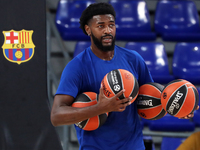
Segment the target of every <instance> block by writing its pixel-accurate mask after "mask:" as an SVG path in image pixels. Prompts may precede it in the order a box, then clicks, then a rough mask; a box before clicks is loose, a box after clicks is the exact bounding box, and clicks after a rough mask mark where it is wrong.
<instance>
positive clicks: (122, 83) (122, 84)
mask: <svg viewBox="0 0 200 150" xmlns="http://www.w3.org/2000/svg"><path fill="white" fill-rule="evenodd" d="M117 71H118V73H119V76H120V80H121V86H122V88H121V90H122V89H124V82H123V79H122V74H121V71H120V69H117ZM122 95H123V97H124V98H125V95H124V93H122Z"/></svg>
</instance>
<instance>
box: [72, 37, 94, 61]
mask: <svg viewBox="0 0 200 150" xmlns="http://www.w3.org/2000/svg"><path fill="white" fill-rule="evenodd" d="M90 45H91V42H89V41H78V42H77V43H76V45H75V48H74V54H73V57H75V56H77V55H78V54H79V53H81V52H82V51H84V50H85V49H86V48H88V47H89V46H90Z"/></svg>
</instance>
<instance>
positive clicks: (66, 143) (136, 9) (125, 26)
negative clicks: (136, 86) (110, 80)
mask: <svg viewBox="0 0 200 150" xmlns="http://www.w3.org/2000/svg"><path fill="white" fill-rule="evenodd" d="M94 2H108V3H111V4H112V5H113V6H114V8H115V10H116V14H117V15H116V17H117V20H116V26H117V37H116V40H117V41H116V44H117V45H119V46H122V47H125V48H128V49H133V50H134V49H135V50H136V49H137V50H138V52H139V53H140V54H141V55H142V56H143V58H144V59H145V61H146V63H147V65H148V64H150V65H148V67H149V69H150V71H151V72H152V76H153V78H154V80H155V81H156V82H158V83H162V84H167V83H168V82H169V81H171V80H174V79H178V78H182V79H186V80H188V81H190V82H191V83H193V84H194V85H195V86H196V87H197V88H198V89H200V88H199V87H200V1H199V0H57V1H55V0H47V16H46V17H47V61H48V62H47V63H48V96H49V100H50V103H51V104H52V101H53V95H54V94H55V91H56V89H57V86H58V83H59V78H60V75H61V72H62V70H63V68H64V67H65V65H66V64H67V63H68V62H69V61H70V60H71V59H72V58H73V57H75V56H76V55H78V54H79V53H80V48H79V47H81V48H82V50H84V49H83V47H88V46H89V45H90V39H89V37H88V36H86V35H84V34H83V32H82V30H81V29H79V17H80V16H81V12H82V11H83V10H84V9H85V8H86V7H87V6H88V5H89V4H90V3H94ZM149 55H152V56H151V58H149V57H148V56H149ZM158 59H159V60H162V61H157V60H158ZM156 65H158V67H157V66H156ZM156 68H159V69H156ZM199 120H200V111H199V110H198V111H196V112H195V116H194V118H192V119H189V120H183V119H178V118H175V117H173V116H170V115H166V116H165V117H163V118H161V119H159V120H154V121H152V120H145V119H141V122H142V124H143V126H144V128H143V134H144V137H146V139H147V140H151V141H152V143H153V146H152V149H153V150H166V145H168V146H169V143H171V145H170V146H171V147H167V150H175V149H176V147H177V146H178V145H179V144H180V143H181V142H182V141H183V140H184V139H185V138H187V137H188V136H189V135H191V134H192V133H194V132H197V131H200V121H199ZM57 131H58V134H59V136H60V139H61V142H62V146H63V149H67V150H78V143H77V139H76V135H75V130H74V129H73V126H62V127H57ZM149 136H150V138H147V137H149ZM171 141H173V142H171ZM174 141H177V142H175V143H176V144H174V145H173V144H172V143H174Z"/></svg>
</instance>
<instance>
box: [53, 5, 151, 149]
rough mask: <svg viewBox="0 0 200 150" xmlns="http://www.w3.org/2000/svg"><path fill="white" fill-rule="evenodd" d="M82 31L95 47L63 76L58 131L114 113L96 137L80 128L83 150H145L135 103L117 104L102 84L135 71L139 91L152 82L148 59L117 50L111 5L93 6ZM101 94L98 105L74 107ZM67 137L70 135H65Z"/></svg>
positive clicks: (57, 107)
mask: <svg viewBox="0 0 200 150" xmlns="http://www.w3.org/2000/svg"><path fill="white" fill-rule="evenodd" d="M80 28H81V29H82V30H83V32H84V33H85V34H86V35H88V36H90V38H91V46H90V47H88V48H86V49H85V50H84V51H83V52H82V53H80V54H79V55H78V56H76V57H75V58H74V59H73V60H71V61H70V62H69V63H68V64H67V65H66V67H65V69H64V70H63V73H62V76H61V80H60V84H59V87H58V89H57V92H56V95H55V98H54V103H53V107H52V111H51V121H52V124H53V125H54V126H59V125H70V124H75V123H77V122H80V121H83V120H86V119H88V118H91V117H93V116H96V115H100V114H102V113H106V112H109V115H108V118H107V120H106V122H105V123H104V124H103V125H102V126H101V127H99V128H98V129H96V130H94V131H84V130H82V129H80V128H78V127H76V126H75V128H76V133H77V137H78V141H79V144H80V148H79V149H80V150H145V146H144V143H143V137H142V127H141V125H140V121H139V118H138V113H137V106H136V103H135V102H133V103H132V104H131V103H130V100H131V99H132V98H131V97H128V98H125V99H122V100H120V101H119V100H116V98H117V97H119V96H120V95H121V94H122V93H123V92H124V90H122V91H120V92H119V93H118V94H117V95H116V96H114V97H112V98H107V97H105V95H104V94H103V88H102V86H101V81H102V79H103V77H104V76H105V75H106V74H107V73H108V72H110V71H111V70H114V69H125V70H128V71H130V72H131V73H132V74H133V75H134V76H135V77H136V78H137V80H138V83H139V85H140V86H141V85H143V84H145V83H147V82H153V80H152V77H151V75H150V73H149V71H148V68H147V66H146V64H145V62H144V60H143V58H142V57H141V56H140V55H139V54H138V53H136V52H135V51H133V50H128V49H125V48H122V47H119V46H117V45H115V35H116V26H115V10H114V8H113V7H112V6H111V5H110V4H108V3H95V4H91V5H90V6H88V7H87V8H86V9H85V10H84V11H83V13H82V16H81V18H80ZM88 91H91V92H95V93H97V94H99V101H98V103H97V104H96V105H93V106H89V107H85V108H74V107H71V105H72V103H73V101H74V99H75V98H76V96H77V95H79V94H81V93H83V92H88ZM66 136H67V135H66Z"/></svg>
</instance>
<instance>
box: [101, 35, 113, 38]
mask: <svg viewBox="0 0 200 150" xmlns="http://www.w3.org/2000/svg"><path fill="white" fill-rule="evenodd" d="M108 36H110V37H112V39H113V36H112V34H106V35H104V36H102V37H101V39H103V38H104V37H108Z"/></svg>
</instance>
